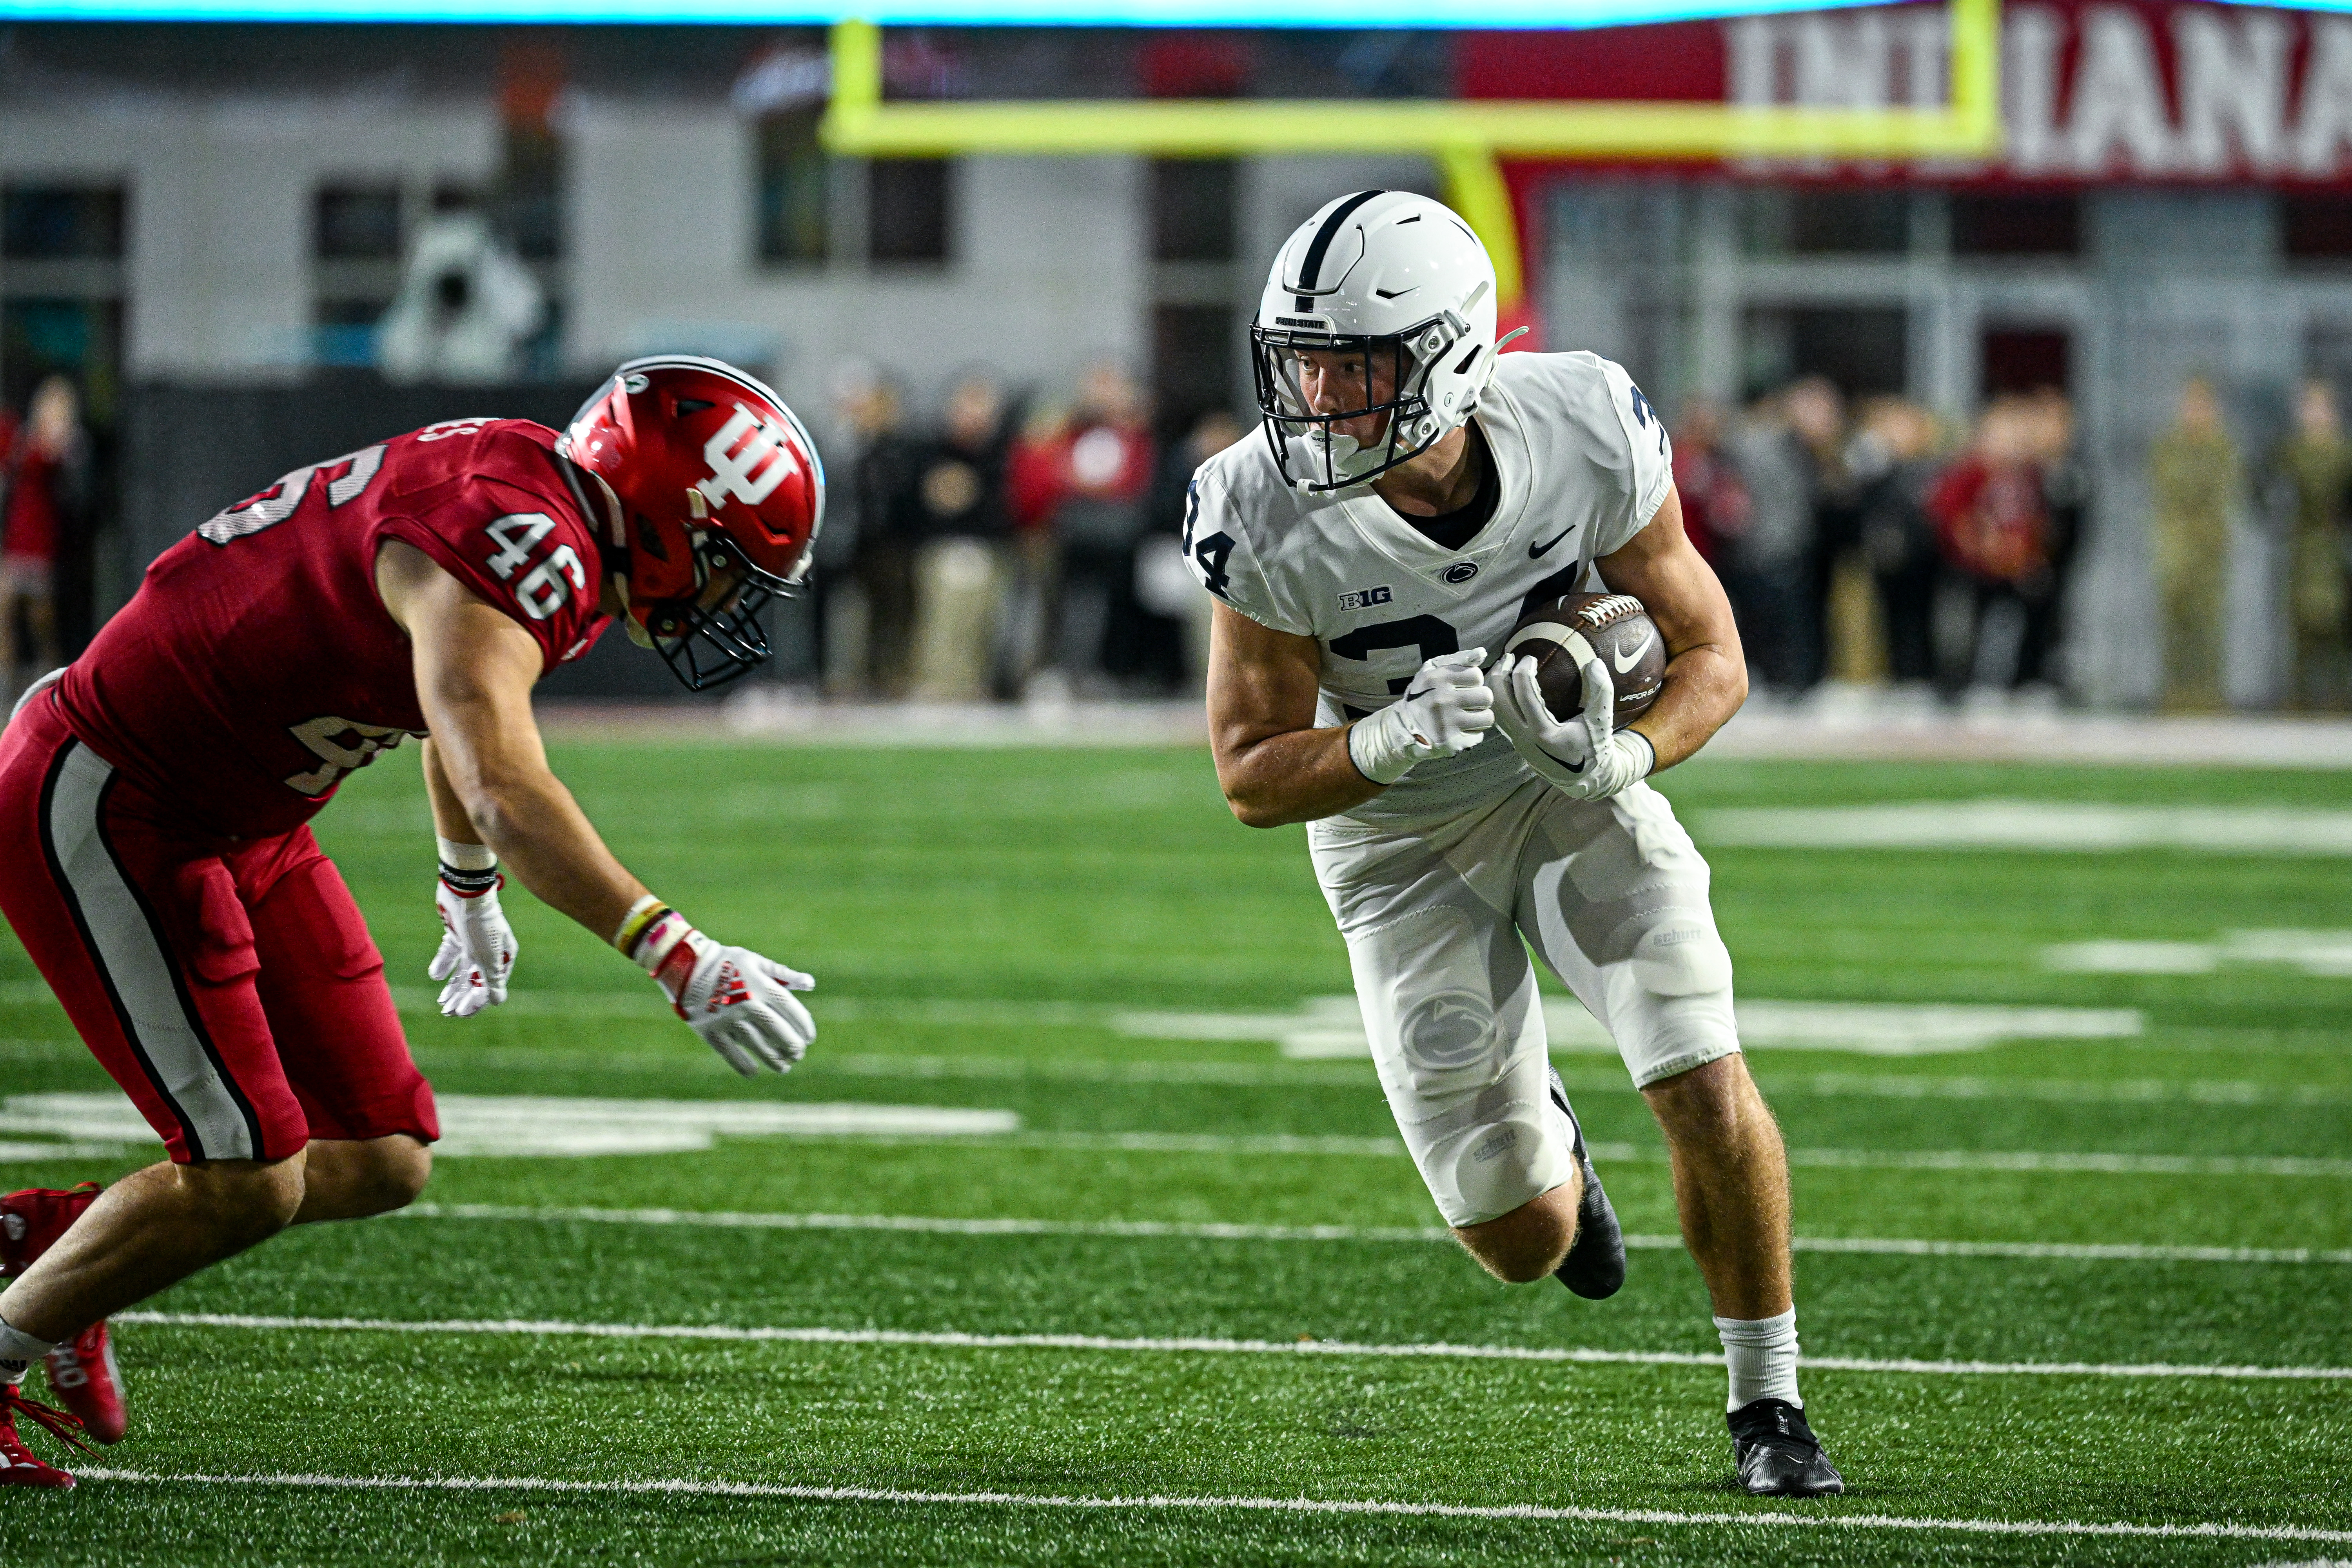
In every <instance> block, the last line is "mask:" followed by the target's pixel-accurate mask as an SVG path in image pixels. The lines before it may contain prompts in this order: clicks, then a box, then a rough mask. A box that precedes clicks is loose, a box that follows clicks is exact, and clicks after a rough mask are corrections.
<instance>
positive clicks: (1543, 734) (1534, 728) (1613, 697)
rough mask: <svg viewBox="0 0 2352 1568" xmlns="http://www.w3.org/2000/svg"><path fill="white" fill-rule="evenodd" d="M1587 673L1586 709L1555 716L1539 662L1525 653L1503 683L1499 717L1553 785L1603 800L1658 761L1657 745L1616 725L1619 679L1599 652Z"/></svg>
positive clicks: (1581, 669)
mask: <svg viewBox="0 0 2352 1568" xmlns="http://www.w3.org/2000/svg"><path fill="white" fill-rule="evenodd" d="M1577 670H1578V673H1580V674H1581V675H1582V676H1583V677H1584V710H1583V711H1582V712H1580V713H1579V714H1578V715H1577V716H1576V717H1575V718H1573V719H1569V720H1565V721H1563V720H1559V719H1555V718H1553V717H1552V716H1551V708H1550V706H1549V704H1547V703H1546V702H1545V701H1544V699H1543V689H1542V688H1541V687H1540V686H1538V684H1537V682H1536V661H1535V659H1534V658H1533V657H1532V656H1526V655H1523V656H1522V657H1521V658H1518V659H1517V661H1516V662H1514V663H1513V664H1512V665H1511V667H1510V669H1509V670H1508V672H1507V674H1506V675H1505V676H1504V678H1503V679H1502V680H1501V681H1500V682H1499V683H1498V684H1499V686H1500V688H1501V689H1500V691H1499V692H1498V693H1497V697H1496V703H1495V722H1496V724H1497V725H1499V726H1500V727H1501V729H1502V731H1503V733H1504V734H1506V735H1507V736H1509V737H1510V742H1511V748H1512V750H1514V751H1516V752H1518V753H1519V755H1520V756H1521V757H1523V758H1525V759H1526V760H1527V763H1528V766H1529V767H1531V768H1533V769H1535V771H1536V772H1538V773H1541V774H1542V775H1543V776H1544V777H1545V779H1546V780H1548V781H1549V783H1550V784H1551V786H1552V787H1553V788H1554V789H1557V790H1558V791H1559V792H1560V793H1561V794H1562V795H1569V796H1570V797H1572V798H1574V799H1577V800H1602V799H1605V798H1607V797H1608V796H1610V795H1615V794H1617V793H1618V792H1619V791H1621V790H1624V789H1630V788H1631V787H1633V785H1634V784H1639V783H1641V782H1642V780H1643V779H1645V778H1647V777H1648V776H1649V775H1650V770H1651V769H1653V768H1654V767H1656V766H1657V765H1658V753H1657V750H1656V748H1654V747H1653V746H1652V745H1651V744H1650V741H1649V737H1648V736H1646V735H1643V734H1642V733H1641V732H1640V731H1635V730H1619V729H1617V728H1615V713H1616V707H1617V687H1616V683H1615V682H1613V681H1612V680H1611V679H1609V666H1608V663H1607V662H1606V661H1605V660H1603V659H1602V658H1601V657H1600V656H1599V655H1597V654H1596V655H1594V656H1592V658H1590V659H1589V660H1586V661H1581V662H1580V663H1579V664H1578V666H1577Z"/></svg>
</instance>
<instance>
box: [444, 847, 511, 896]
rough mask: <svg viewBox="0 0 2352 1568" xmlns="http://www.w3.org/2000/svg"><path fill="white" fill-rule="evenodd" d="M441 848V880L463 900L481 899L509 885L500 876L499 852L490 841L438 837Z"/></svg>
mask: <svg viewBox="0 0 2352 1568" xmlns="http://www.w3.org/2000/svg"><path fill="white" fill-rule="evenodd" d="M434 842H435V843H436V845H438V846H439V847H440V851H441V880H442V882H443V883H444V884H446V886H447V887H448V889H449V890H450V891H451V892H453V893H455V894H457V896H458V897H459V898H461V899H478V898H480V897H481V896H482V895H483V894H484V893H489V892H495V891H497V890H498V889H499V888H501V887H504V886H505V885H506V879H505V878H503V877H501V876H499V857H498V852H497V851H496V850H494V849H492V848H491V847H489V846H488V845H487V844H460V843H458V842H457V841H456V840H455V839H451V838H441V837H436V838H435V839H434Z"/></svg>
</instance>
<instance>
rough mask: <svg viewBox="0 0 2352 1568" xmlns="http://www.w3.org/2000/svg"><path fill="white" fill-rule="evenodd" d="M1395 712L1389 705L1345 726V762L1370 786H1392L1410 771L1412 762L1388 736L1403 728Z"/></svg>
mask: <svg viewBox="0 0 2352 1568" xmlns="http://www.w3.org/2000/svg"><path fill="white" fill-rule="evenodd" d="M1397 708H1398V705H1397V704H1395V703H1391V704H1390V705H1389V706H1388V707H1386V708H1383V709H1381V710H1380V711H1379V712H1377V713H1374V714H1372V715H1370V717H1368V718H1363V719H1359V720H1357V721H1355V722H1354V723H1352V724H1350V725H1349V726H1348V760H1349V762H1351V763H1355V764H1356V771H1357V772H1358V773H1361V774H1363V775H1364V777H1365V779H1366V780H1368V781H1369V782H1370V783H1372V784H1394V783H1396V782H1397V780H1399V779H1401V778H1402V777H1404V775H1405V774H1406V773H1411V772H1412V764H1413V763H1414V761H1415V760H1416V759H1415V758H1414V757H1413V755H1412V752H1408V751H1406V750H1405V748H1404V747H1403V746H1402V744H1399V743H1398V740H1397V737H1396V736H1395V735H1394V734H1393V733H1391V731H1395V730H1398V729H1402V728H1404V727H1405V719H1404V715H1403V714H1402V713H1400V712H1398V711H1397Z"/></svg>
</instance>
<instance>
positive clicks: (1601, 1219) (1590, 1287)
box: [1551, 1068, 1625, 1301]
mask: <svg viewBox="0 0 2352 1568" xmlns="http://www.w3.org/2000/svg"><path fill="white" fill-rule="evenodd" d="M1551 1102H1552V1103H1553V1104H1554V1105H1557V1106H1559V1109H1560V1111H1561V1113H1562V1114H1563V1115H1565V1116H1566V1117H1567V1118H1568V1124H1569V1126H1570V1127H1571V1128H1573V1129H1575V1131H1576V1142H1575V1144H1574V1145H1573V1146H1574V1148H1575V1150H1576V1169H1577V1173H1578V1174H1579V1175H1580V1176H1582V1177H1583V1178H1584V1197H1583V1199H1582V1201H1581V1202H1580V1203H1579V1204H1578V1205H1576V1240H1575V1241H1574V1242H1573V1243H1572V1244H1571V1245H1570V1247H1569V1249H1568V1256H1567V1257H1566V1258H1562V1259H1560V1264H1559V1268H1555V1269H1553V1270H1552V1278H1553V1279H1557V1280H1559V1282H1560V1283H1561V1284H1563V1285H1565V1286H1567V1287H1568V1288H1569V1289H1570V1290H1573V1291H1575V1292H1576V1293H1577V1294H1578V1295H1580V1296H1581V1297H1583V1298H1584V1299H1585V1300H1588V1301H1601V1300H1607V1299H1608V1298H1610V1297H1612V1296H1614V1295H1615V1294H1617V1292H1618V1291H1619V1290H1620V1289H1622V1288H1623V1287H1624V1284H1625V1229H1624V1227H1623V1226H1621V1225H1619V1224H1618V1223H1617V1211H1616V1210H1615V1209H1613V1208H1612V1207H1611V1206H1610V1205H1609V1194H1607V1193H1604V1192H1602V1191H1601V1173H1600V1172H1598V1171H1596V1170H1594V1169H1593V1168H1592V1156H1591V1155H1590V1154H1588V1153H1586V1152H1584V1123H1582V1122H1581V1121H1578V1120H1577V1119H1576V1112H1575V1111H1574V1110H1570V1108H1569V1103H1568V1086H1567V1085H1566V1084H1564V1083H1562V1082H1560V1081H1559V1068H1552V1069H1551Z"/></svg>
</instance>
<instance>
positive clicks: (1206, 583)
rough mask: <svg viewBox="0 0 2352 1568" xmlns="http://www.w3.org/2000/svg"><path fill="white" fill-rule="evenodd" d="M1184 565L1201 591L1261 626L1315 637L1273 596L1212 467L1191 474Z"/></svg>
mask: <svg viewBox="0 0 2352 1568" xmlns="http://www.w3.org/2000/svg"><path fill="white" fill-rule="evenodd" d="M1184 563H1185V564H1186V565H1187V566H1189V567H1191V568H1192V576H1193V578H1194V580H1195V581H1197V582H1198V583H1199V584H1201V586H1202V587H1203V588H1206V589H1207V590H1208V591H1209V592H1210V593H1212V594H1213V595H1216V596H1217V597H1218V598H1220V599H1222V600H1223V601H1224V602H1225V603H1226V604H1227V605H1231V606H1232V607H1233V608H1234V609H1235V610H1238V611H1239V612H1241V613H1242V614H1243V615H1244V616H1248V617H1249V618H1250V619H1251V620H1254V621H1255V622H1257V623H1258V624H1259V625H1260V626H1271V627H1273V628H1274V629H1275V630H1276V631H1278V632H1288V633H1290V634H1291V635H1292V636H1293V637H1312V636H1314V635H1315V632H1314V628H1313V627H1312V626H1308V625H1307V621H1306V618H1305V617H1304V616H1300V615H1299V614H1297V610H1296V607H1295V606H1287V605H1283V604H1282V603H1281V602H1280V600H1279V599H1278V597H1277V596H1276V594H1275V592H1274V587H1273V584H1271V583H1270V582H1269V581H1268V579H1267V575H1266V572H1265V566H1264V565H1263V563H1261V562H1260V561H1259V558H1258V553H1257V549H1256V544H1255V541H1254V540H1253V539H1252V538H1251V535H1250V530H1249V529H1248V528H1247V527H1246V526H1245V525H1244V523H1243V521H1242V517H1241V512H1240V509H1239V508H1237V507H1236V506H1235V505H1234V499H1233V495H1232V492H1231V491H1230V490H1229V489H1227V487H1226V485H1225V483H1224V481H1223V478H1222V477H1221V476H1220V475H1219V474H1218V473H1217V472H1216V471H1215V468H1214V466H1213V464H1203V465H1202V467H1201V468H1199V469H1197V470H1196V471H1195V472H1194V473H1193V475H1192V488H1191V489H1190V490H1189V491H1188V492H1187V494H1186V495H1185V497H1184Z"/></svg>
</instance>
